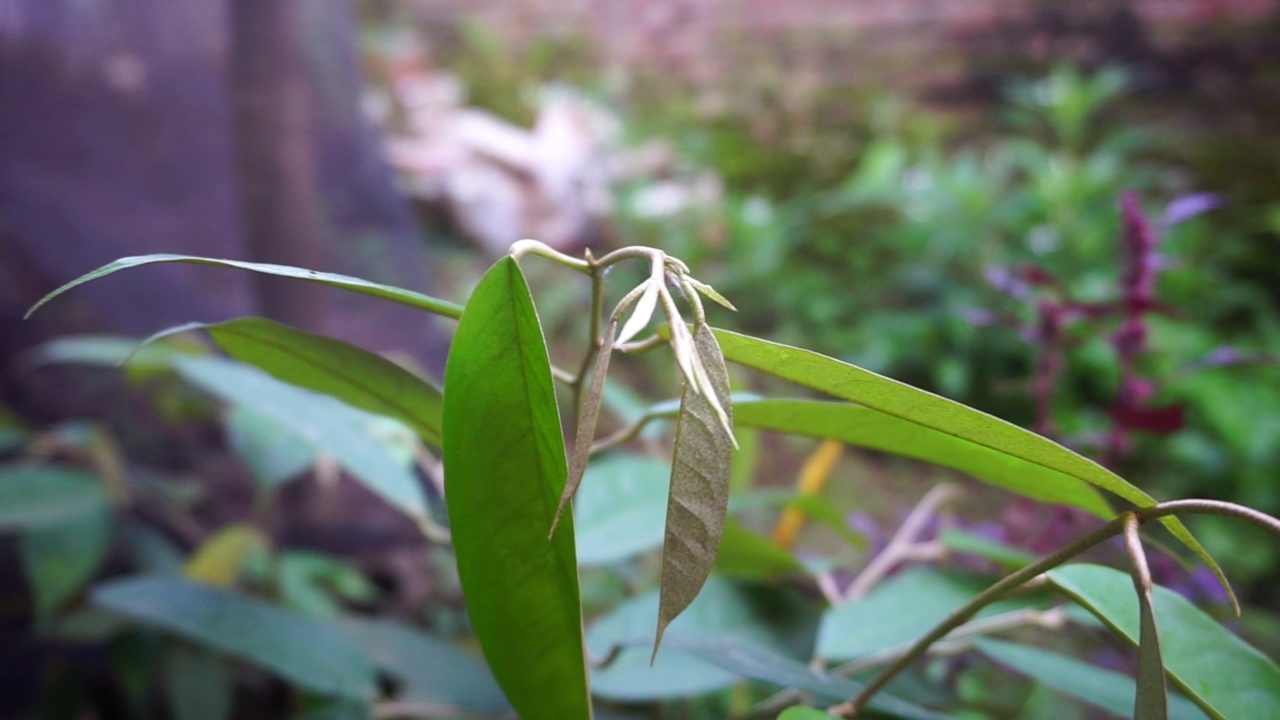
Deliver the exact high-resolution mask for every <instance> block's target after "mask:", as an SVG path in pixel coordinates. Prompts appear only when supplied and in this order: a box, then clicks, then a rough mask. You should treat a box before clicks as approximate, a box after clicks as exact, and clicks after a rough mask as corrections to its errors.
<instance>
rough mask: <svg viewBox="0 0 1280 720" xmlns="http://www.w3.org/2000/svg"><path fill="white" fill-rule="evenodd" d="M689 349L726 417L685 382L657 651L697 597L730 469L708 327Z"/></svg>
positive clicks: (723, 398)
mask: <svg viewBox="0 0 1280 720" xmlns="http://www.w3.org/2000/svg"><path fill="white" fill-rule="evenodd" d="M692 344H693V348H694V350H695V352H696V353H697V354H698V356H699V357H700V358H701V360H702V364H703V367H704V368H705V369H706V372H707V377H708V380H709V381H710V384H711V387H712V388H713V389H714V390H715V394H716V396H717V398H716V399H717V400H718V401H719V405H720V407H721V408H722V409H723V412H724V413H725V415H726V416H727V418H728V423H729V428H730V429H729V430H727V431H726V429H725V427H724V424H723V423H722V422H721V418H720V416H719V415H718V414H717V413H716V410H715V406H714V405H713V402H714V401H713V400H712V399H711V398H709V397H707V395H708V394H707V393H697V392H696V391H695V390H694V388H693V383H692V382H690V381H688V380H686V381H685V384H684V393H683V396H682V397H681V401H680V415H679V419H678V420H677V421H676V440H675V453H674V457H673V458H672V462H671V494H670V495H669V496H668V500H667V530H666V537H665V539H664V540H663V543H662V581H661V582H662V586H661V592H660V599H659V602H658V632H657V636H656V637H655V638H654V643H653V654H654V656H655V657H656V656H657V654H658V646H659V645H661V643H662V634H663V632H665V631H666V629H667V625H668V624H670V623H671V621H672V620H674V619H675V618H676V616H678V615H679V614H680V613H681V612H683V611H684V609H685V608H686V607H688V606H689V603H691V602H693V599H694V598H695V597H697V595H698V591H699V590H701V589H702V585H703V583H705V582H706V581H707V576H708V575H709V574H710V573H711V568H712V566H713V565H714V564H715V561H716V554H717V551H718V550H719V548H720V536H721V534H722V533H723V532H724V520H725V515H726V514H727V513H728V511H729V476H730V474H731V473H732V467H731V465H732V457H731V456H732V452H733V435H732V422H733V415H732V413H733V406H732V405H731V400H730V397H729V373H728V371H727V370H726V369H725V366H724V357H723V356H722V355H721V354H720V347H719V345H718V344H717V343H716V338H715V336H714V335H713V334H712V333H711V328H709V327H708V326H706V325H705V324H700V325H698V327H697V328H695V330H694V335H693V343H692Z"/></svg>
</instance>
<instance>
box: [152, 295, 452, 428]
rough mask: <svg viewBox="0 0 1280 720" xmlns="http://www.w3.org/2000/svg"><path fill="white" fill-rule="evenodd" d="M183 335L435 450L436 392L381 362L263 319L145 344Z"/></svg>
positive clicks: (199, 326) (439, 402)
mask: <svg viewBox="0 0 1280 720" xmlns="http://www.w3.org/2000/svg"><path fill="white" fill-rule="evenodd" d="M188 330H204V331H205V332H207V333H209V337H211V338H213V341H214V342H215V343H217V344H218V347H220V348H222V350H223V351H224V352H226V353H227V354H228V355H230V356H231V357H233V358H235V359H236V360H239V361H240V362H243V363H248V364H250V365H254V366H256V367H258V368H259V369H261V370H264V371H265V372H267V373H268V374H270V375H272V376H273V377H275V378H277V379H279V380H283V381H285V382H287V383H289V384H291V385H297V386H298V387H303V388H306V389H308V390H314V391H316V392H318V393H323V394H325V395H330V396H332V397H336V398H338V399H339V400H341V401H343V402H345V403H347V404H348V405H351V406H353V407H358V408H360V409H361V410H367V411H369V412H371V413H376V414H378V415H386V416H387V417H392V418H395V419H396V420H399V421H400V422H403V423H404V424H405V425H407V426H409V427H410V428H412V429H413V430H414V432H416V433H417V434H418V436H419V437H421V438H422V439H423V440H424V441H425V442H427V443H430V444H431V445H434V446H436V447H439V446H440V425H441V422H442V421H441V412H442V410H443V406H444V405H443V403H444V400H443V398H442V397H441V395H440V391H439V390H437V389H436V388H435V387H433V386H432V385H431V383H429V382H427V381H426V380H423V379H421V378H419V377H418V376H416V375H414V374H413V373H411V372H409V371H408V370H405V369H404V368H402V367H400V366H399V365H397V364H395V363H393V362H391V361H390V360H387V359H386V358H383V357H381V356H379V355H376V354H374V353H371V352H369V351H368V350H364V349H362V348H359V347H356V346H355V345H352V344H350V343H346V342H343V341H341V340H335V339H333V338H330V337H325V336H323V335H316V334H314V333H309V332H305V331H302V330H298V329H297V328H292V327H289V326H288V325H281V324H280V323H276V322H272V321H270V320H266V319H263V318H242V319H239V320H228V321H226V322H220V323H190V324H187V325H180V326H178V327H175V328H171V329H169V330H164V331H162V332H159V333H156V334H155V335H153V336H151V337H150V338H148V339H147V342H151V341H152V340H156V339H158V338H160V337H164V336H167V335H172V334H174V333H177V332H185V331H188Z"/></svg>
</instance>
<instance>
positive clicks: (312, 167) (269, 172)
mask: <svg viewBox="0 0 1280 720" xmlns="http://www.w3.org/2000/svg"><path fill="white" fill-rule="evenodd" d="M304 1H305V0H231V4H230V7H231V36H232V41H231V51H232V55H231V78H230V83H231V89H230V94H231V99H232V104H233V113H234V115H233V118H234V124H235V127H234V130H235V143H236V172H237V179H238V182H239V191H240V193H239V194H240V203H241V223H242V228H243V232H244V241H245V247H246V249H247V251H248V254H249V257H250V259H251V260H253V261H255V262H269V263H278V264H281V265H296V266H299V267H304V268H318V267H320V266H321V265H323V252H322V239H323V232H324V227H323V218H322V214H321V206H320V197H319V193H318V189H317V187H316V158H315V153H314V148H313V147H312V144H311V137H312V135H311V133H310V122H311V118H310V110H309V107H310V106H309V103H308V96H307V93H308V89H307V78H306V72H305V67H304V65H303V60H304V57H303V48H302V41H301V38H302V37H303V28H302V22H301V19H302V18H301V12H300V9H301V2H304ZM253 287H254V294H255V296H256V301H257V306H258V308H257V309H258V312H260V313H262V314H263V315H265V316H267V317H269V318H272V319H274V320H277V321H279V322H283V323H287V324H290V325H294V326H297V327H301V328H305V329H308V330H313V331H319V330H322V329H323V328H322V325H323V320H324V311H323V306H322V305H321V303H322V301H323V295H322V293H321V292H320V291H321V287H320V286H318V285H315V284H312V283H303V282H296V281H288V280H282V279H280V278H273V277H269V276H265V275H256V274H255V275H254V286H253Z"/></svg>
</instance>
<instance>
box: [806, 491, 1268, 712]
mask: <svg viewBox="0 0 1280 720" xmlns="http://www.w3.org/2000/svg"><path fill="white" fill-rule="evenodd" d="M1168 515H1223V516H1226V517H1233V518H1237V519H1240V520H1244V521H1246V522H1250V523H1253V524H1254V525H1257V526H1259V527H1261V528H1262V529H1264V530H1267V531H1268V532H1270V533H1272V534H1274V535H1276V536H1277V537H1280V520H1277V519H1276V518H1274V517H1271V516H1270V515H1267V514H1266V513H1262V512H1259V511H1257V510H1253V509H1250V508H1247V507H1244V506H1242V505H1236V504H1235V503H1229V502H1222V501H1220V500H1173V501H1170V502H1166V503H1160V504H1159V505H1154V506H1152V507H1148V508H1139V509H1136V510H1132V511H1130V512H1126V513H1124V514H1122V515H1120V516H1119V517H1116V518H1114V519H1112V520H1111V521H1110V522H1108V523H1107V524H1106V525H1103V526H1102V527H1100V528H1098V529H1096V530H1094V531H1093V532H1091V533H1089V534H1088V535H1085V536H1084V537H1081V538H1079V539H1078V540H1075V541H1074V542H1072V543H1070V544H1068V545H1066V546H1065V547H1063V548H1061V549H1060V550H1058V551H1057V552H1054V553H1053V554H1051V555H1048V556H1046V557H1044V558H1041V559H1040V560H1037V561H1036V562H1034V563H1032V564H1030V565H1027V566H1026V567H1024V568H1022V569H1021V570H1017V571H1015V572H1013V573H1011V574H1009V575H1007V576H1005V577H1004V578H1003V579H1002V580H1000V581H999V582H997V583H996V584H994V585H992V586H991V587H989V588H987V589H986V590H984V591H982V592H981V593H980V594H979V595H978V596H977V597H975V598H974V599H973V600H970V601H969V602H968V603H966V604H965V605H964V606H963V607H961V608H959V609H957V610H956V611H954V612H952V613H951V614H950V615H948V616H947V617H946V619H944V620H943V621H942V622H940V623H938V625H937V626H935V627H934V628H933V629H932V630H930V631H929V632H928V633H927V634H925V636H924V637H922V638H920V640H918V641H917V642H916V643H915V644H914V645H912V646H911V649H910V650H908V651H907V652H906V653H904V654H903V655H902V656H901V657H899V658H898V659H897V660H895V661H894V662H893V664H891V665H889V666H888V667H887V668H885V669H884V671H882V672H881V673H880V674H879V675H877V676H876V677H875V678H874V679H872V680H871V682H870V683H868V684H867V686H866V687H865V688H863V690H862V692H861V693H859V694H858V695H857V696H856V697H854V698H853V699H851V700H849V701H848V702H846V703H842V704H840V705H836V706H834V707H831V708H829V709H828V711H827V712H829V713H830V714H832V715H835V716H838V717H854V716H856V715H857V713H858V711H859V710H861V709H862V708H863V707H865V706H866V704H867V701H868V700H870V699H871V698H872V696H874V695H875V694H876V693H877V692H879V691H880V690H882V689H884V687H885V685H887V684H889V682H890V681H892V680H893V679H894V678H895V677H897V676H898V674H899V673H901V672H902V671H903V670H906V669H907V668H908V667H909V666H910V665H911V663H913V662H915V661H916V660H917V659H918V658H920V657H921V656H922V655H924V654H925V653H926V652H928V650H929V647H930V646H931V645H933V644H934V643H936V642H937V641H939V640H941V639H942V638H944V637H946V636H947V634H949V633H950V632H951V631H952V630H955V629H956V628H957V627H960V626H961V625H963V624H964V623H966V622H968V621H969V620H970V619H972V618H973V616H975V615H977V614H978V613H979V612H981V610H982V609H983V608H985V607H986V606H988V605H990V604H991V603H993V602H995V601H997V600H999V599H1001V598H1003V597H1004V596H1006V595H1008V594H1009V593H1010V592H1012V591H1013V590H1014V589H1016V588H1018V587H1020V586H1021V585H1023V584H1025V583H1026V582H1028V581H1029V580H1032V579H1034V578H1036V577H1038V576H1039V575H1040V574H1042V573H1045V572H1048V571H1049V570H1052V569H1054V568H1056V567H1058V566H1059V565H1061V564H1063V563H1065V562H1067V561H1068V560H1070V559H1072V558H1074V557H1075V556H1077V555H1080V554H1081V553H1083V552H1085V551H1087V550H1089V549H1091V548H1093V547H1094V546H1096V545H1099V544H1101V543H1103V542H1105V541H1106V540H1109V539H1110V538H1113V537H1115V536H1116V535H1119V534H1121V533H1122V532H1124V528H1125V524H1126V523H1132V522H1133V520H1131V519H1130V517H1131V516H1132V517H1136V518H1137V521H1138V522H1139V523H1145V522H1147V521H1150V520H1155V519H1157V518H1161V517H1166V516H1168Z"/></svg>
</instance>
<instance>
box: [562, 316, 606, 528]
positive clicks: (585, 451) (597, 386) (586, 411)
mask: <svg viewBox="0 0 1280 720" xmlns="http://www.w3.org/2000/svg"><path fill="white" fill-rule="evenodd" d="M617 329H618V324H617V323H616V322H611V323H609V326H608V328H607V329H606V330H605V333H604V343H603V344H602V345H601V346H600V347H599V348H598V349H597V350H596V361H595V363H593V364H592V368H591V382H590V383H589V384H588V385H587V393H586V395H585V396H583V398H582V409H581V410H580V411H579V412H578V428H577V431H576V432H575V434H574V438H573V456H572V458H571V459H570V461H569V479H568V480H567V481H566V482H565V484H564V493H563V494H561V495H560V505H559V506H558V507H556V516H555V519H553V520H552V521H551V531H550V532H548V533H547V536H548V537H550V536H551V535H554V534H555V532H556V524H557V523H559V522H560V515H561V514H562V513H563V512H564V508H565V506H566V505H568V504H569V501H570V500H571V499H572V498H573V494H574V493H575V492H577V491H578V484H579V483H581V482H582V474H583V473H585V472H586V471H587V460H589V459H591V443H592V442H594V441H595V439H596V421H598V420H599V419H600V404H601V403H602V402H603V401H604V379H605V376H606V375H608V373H609V358H610V357H612V356H613V336H614V333H615V332H617Z"/></svg>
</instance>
